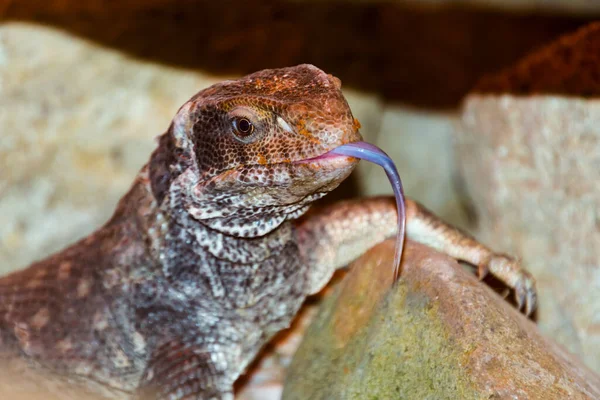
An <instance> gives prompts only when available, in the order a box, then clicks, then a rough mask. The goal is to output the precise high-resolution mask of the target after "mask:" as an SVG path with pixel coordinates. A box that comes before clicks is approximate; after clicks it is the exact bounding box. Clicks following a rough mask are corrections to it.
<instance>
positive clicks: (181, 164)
mask: <svg viewBox="0 0 600 400" xmlns="http://www.w3.org/2000/svg"><path fill="white" fill-rule="evenodd" d="M340 87H341V83H340V81H339V79H337V78H335V77H333V76H331V75H328V74H326V73H325V72H323V71H321V70H320V69H318V68H316V67H314V66H312V65H299V66H296V67H290V68H281V69H271V70H263V71H259V72H256V73H254V74H251V75H248V76H245V77H243V78H241V79H237V80H229V81H224V82H221V83H218V84H215V85H213V86H210V87H208V88H206V89H204V90H202V91H200V92H199V93H198V94H196V95H195V96H194V97H192V98H191V99H190V100H189V101H188V102H187V103H186V104H184V105H183V106H182V107H181V109H180V110H179V112H178V113H177V115H176V117H175V118H174V120H173V123H172V124H171V128H170V129H169V131H168V132H167V133H166V134H165V135H163V137H162V138H161V146H159V150H157V152H155V155H154V156H153V158H154V159H156V160H157V162H151V164H150V169H151V174H152V172H153V171H155V172H156V171H158V173H159V175H161V176H159V177H158V178H159V179H158V183H154V181H153V185H154V187H153V190H154V192H155V196H157V197H158V198H159V199H160V197H162V196H161V195H160V193H158V194H157V192H161V190H157V188H158V189H161V188H162V192H163V193H164V194H166V193H169V194H177V196H176V198H177V200H178V202H179V203H178V204H182V205H183V206H184V207H185V209H186V210H187V212H188V213H190V214H191V215H192V216H193V217H194V218H195V219H197V220H199V221H201V222H203V223H205V224H208V225H210V226H211V227H212V228H214V229H218V230H221V231H224V232H227V233H229V234H233V235H238V236H244V237H250V236H257V235H262V234H265V233H266V232H268V231H269V230H272V229H273V228H274V227H276V226H278V225H279V224H281V223H282V222H283V221H284V220H286V219H289V218H295V217H298V216H299V215H301V214H302V213H303V212H304V211H306V209H307V207H308V205H309V204H310V203H311V202H312V201H314V200H316V199H317V198H320V197H322V196H324V195H325V194H326V193H328V192H329V191H331V190H333V189H334V188H335V187H337V186H338V185H339V184H340V183H341V182H342V181H343V180H344V179H345V178H346V177H347V176H348V175H349V174H350V172H351V171H352V170H353V168H354V167H355V166H356V164H357V162H358V160H356V159H354V158H351V157H345V156H333V155H329V154H328V152H329V151H330V150H333V149H334V148H336V147H338V146H341V145H343V144H346V143H349V142H355V141H360V140H361V136H360V133H359V131H358V129H359V123H358V121H357V120H356V119H354V117H353V116H352V112H351V111H350V108H349V106H348V103H347V102H346V100H345V98H344V96H343V95H342V92H341V90H340ZM165 152H166V153H165ZM161 154H162V155H161ZM161 165H162V168H161V167H160V166H161ZM154 175H156V173H155V174H154ZM171 201H173V198H171Z"/></svg>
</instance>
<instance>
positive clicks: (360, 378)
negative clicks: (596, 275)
mask: <svg viewBox="0 0 600 400" xmlns="http://www.w3.org/2000/svg"><path fill="white" fill-rule="evenodd" d="M393 248H394V246H393V242H392V241H387V242H385V243H383V244H381V245H380V246H378V247H376V248H374V249H373V250H371V251H370V252H368V253H367V254H366V255H365V256H363V257H362V258H361V259H360V260H358V261H356V262H355V263H354V264H353V266H351V267H350V268H351V270H350V273H349V274H348V276H347V277H346V279H345V280H344V281H343V282H342V283H341V284H340V287H339V290H338V291H336V294H335V295H334V296H331V297H330V298H329V299H327V300H326V301H325V303H324V305H323V307H322V308H321V310H320V312H319V314H318V315H317V317H316V319H315V320H314V322H313V323H312V325H311V326H310V327H309V329H308V331H307V334H306V336H305V339H304V341H303V343H302V344H301V345H300V348H299V349H298V352H297V353H296V355H295V357H294V360H293V361H292V364H291V366H290V368H289V370H288V375H287V378H286V386H285V388H284V394H283V399H284V400H294V399H313V400H318V399H394V398H407V399H491V398H494V399H514V398H519V399H549V400H551V399H567V398H568V399H596V398H600V378H599V377H598V376H596V375H594V374H593V373H592V372H591V371H590V370H588V369H587V368H586V367H584V366H583V365H582V364H581V363H579V362H578V361H576V360H574V359H573V358H571V357H570V356H569V355H567V353H566V352H564V351H563V350H562V349H561V348H560V347H559V346H558V345H556V344H555V343H553V342H551V341H549V340H548V339H545V338H544V337H542V336H541V335H540V333H539V332H538V330H537V328H536V326H535V325H534V324H533V323H532V322H531V321H529V320H527V319H525V317H523V316H522V315H521V314H519V313H518V312H517V311H516V310H515V309H513V308H511V306H510V305H509V304H508V303H506V302H505V301H504V300H502V298H501V297H500V296H498V295H497V294H495V293H493V292H492V291H491V289H489V288H488V287H487V286H485V285H484V284H483V283H481V282H478V281H477V279H476V278H475V277H474V276H473V275H472V273H471V272H470V271H466V270H465V269H463V268H462V267H461V266H460V265H459V264H457V263H456V262H455V261H454V260H452V259H450V258H448V257H447V256H445V255H442V254H440V253H437V252H434V251H433V250H431V249H429V248H427V247H425V246H423V245H419V244H414V243H412V242H408V243H407V246H406V252H405V254H404V259H403V270H402V276H401V279H400V281H399V284H398V285H397V286H396V287H395V288H394V289H393V290H391V291H390V290H388V289H389V287H390V282H391V264H392V259H393Z"/></svg>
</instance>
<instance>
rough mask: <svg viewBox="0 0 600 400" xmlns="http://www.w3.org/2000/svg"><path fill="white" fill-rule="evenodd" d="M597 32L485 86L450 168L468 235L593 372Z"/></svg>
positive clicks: (598, 321) (597, 356)
mask: <svg viewBox="0 0 600 400" xmlns="http://www.w3.org/2000/svg"><path fill="white" fill-rule="evenodd" d="M599 54H600V24H595V25H591V26H589V27H588V28H586V29H583V30H581V31H579V32H576V33H574V34H573V35H570V36H567V37H564V38H562V39H560V40H558V41H557V42H555V43H553V44H551V45H549V46H548V47H546V48H544V49H541V50H540V51H538V52H536V53H533V54H531V55H530V56H529V57H527V58H525V59H524V60H523V61H521V62H520V63H518V64H516V65H515V66H513V67H511V68H509V69H507V70H505V71H504V72H502V73H500V74H498V75H493V76H489V77H487V78H485V79H484V80H482V82H481V83H480V84H479V86H478V87H477V88H476V89H475V91H474V92H473V94H471V95H469V96H468V98H467V99H466V101H465V103H464V109H463V114H462V123H461V124H460V126H459V129H458V132H457V152H458V155H457V160H459V164H460V168H461V171H462V176H463V181H464V183H465V187H466V190H467V192H468V193H469V195H470V197H471V198H472V203H473V206H474V209H475V211H476V214H477V216H478V222H479V224H478V225H479V226H478V231H477V236H478V237H481V238H482V239H483V240H484V242H487V243H494V245H495V246H497V248H498V249H499V250H504V251H507V252H510V253H513V254H516V255H518V256H520V257H521V258H522V262H523V264H524V265H525V266H526V267H527V268H528V269H529V270H530V271H531V272H532V273H533V275H534V276H535V277H536V279H537V282H538V288H539V302H540V306H539V310H538V313H537V317H538V321H539V325H540V328H541V330H542V331H543V332H544V333H546V334H548V335H549V336H551V337H553V338H554V339H555V340H557V341H558V342H559V343H561V344H563V345H564V346H566V347H567V348H568V349H569V350H570V351H571V352H573V353H575V354H577V355H578V356H579V357H581V358H582V359H583V360H584V361H585V362H586V363H587V364H588V365H589V366H590V367H592V368H593V369H594V370H596V371H600V246H598V244H599V243H600V103H599V102H598V100H597V97H598V96H599V95H600V57H599Z"/></svg>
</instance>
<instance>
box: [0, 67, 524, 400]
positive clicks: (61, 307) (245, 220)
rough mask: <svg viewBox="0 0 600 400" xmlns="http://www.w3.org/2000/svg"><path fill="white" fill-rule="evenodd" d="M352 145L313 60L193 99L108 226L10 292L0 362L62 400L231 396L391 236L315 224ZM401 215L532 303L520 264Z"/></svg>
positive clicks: (344, 206)
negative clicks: (310, 301) (83, 395)
mask: <svg viewBox="0 0 600 400" xmlns="http://www.w3.org/2000/svg"><path fill="white" fill-rule="evenodd" d="M359 140H361V135H360V133H359V123H358V121H357V120H356V119H355V118H354V117H353V115H352V112H351V110H350V108H349V106H348V104H347V102H346V100H345V98H344V96H343V94H342V91H341V82H340V81H339V80H338V79H337V78H335V77H333V76H332V75H329V74H327V73H325V72H323V71H321V70H320V69H318V68H316V67H314V66H312V65H307V64H304V65H298V66H295V67H289V68H281V69H270V70H263V71H259V72H256V73H253V74H251V75H248V76H245V77H242V78H240V79H237V80H228V81H224V82H221V83H218V84H215V85H213V86H211V87H208V88H206V89H204V90H202V91H200V92H199V93H198V94H196V95H195V96H193V97H192V98H191V99H190V100H189V101H188V102H186V103H185V104H184V105H183V106H182V107H181V108H180V109H179V111H178V112H177V114H176V115H175V117H174V119H173V121H172V123H171V124H170V126H169V128H168V130H167V131H166V133H164V134H163V135H162V136H160V137H159V140H158V142H159V144H158V147H157V148H156V150H155V151H154V152H153V153H152V155H151V156H150V160H149V162H148V163H147V164H146V165H145V166H144V167H143V168H142V169H141V171H140V173H139V175H138V176H137V177H136V178H135V181H134V183H133V185H132V187H131V189H130V190H129V192H128V193H127V194H125V195H124V197H123V198H122V199H121V201H120V202H119V204H118V206H117V208H116V211H115V212H114V214H113V216H112V217H111V218H110V220H109V221H108V222H107V223H106V224H105V225H104V226H102V227H100V228H99V229H98V230H97V231H95V232H94V233H93V234H91V235H89V236H88V237H86V238H84V239H82V240H80V241H78V242H77V243H75V244H73V245H71V246H69V247H67V248H66V249H64V250H62V251H60V252H58V253H56V254H54V255H52V256H50V257H48V258H46V259H44V260H42V261H39V262H36V263H34V264H33V265H31V266H30V267H28V268H26V269H24V270H21V271H18V272H14V273H12V274H9V275H8V276H6V277H4V278H2V279H1V280H0V360H2V361H3V362H4V363H5V364H6V368H9V366H10V367H11V368H13V367H14V368H21V369H18V370H19V371H21V370H22V371H27V370H33V371H42V372H43V373H44V374H48V375H49V376H51V377H52V379H51V380H49V382H52V384H48V386H47V390H48V393H50V392H53V393H55V394H56V396H57V398H72V396H71V397H69V393H71V392H70V390H71V389H70V387H71V386H70V385H71V384H72V385H75V386H77V387H82V388H83V389H84V391H86V392H89V393H97V394H99V395H100V396H103V397H106V398H119V399H173V400H180V399H231V398H233V390H232V387H233V384H234V382H235V381H236V379H237V378H238V377H239V376H240V375H241V374H242V373H243V372H244V370H245V368H246V367H247V366H248V364H249V363H250V362H251V360H252V359H253V358H254V357H255V355H256V354H257V352H258V351H259V350H260V349H261V347H262V346H263V345H264V344H265V343H266V342H267V341H268V340H269V339H270V338H271V337H272V336H273V335H274V334H275V333H276V332H278V331H280V330H282V329H284V328H286V327H288V326H289V324H290V322H291V321H292V319H293V318H294V315H295V314H296V312H297V311H298V310H299V308H300V306H301V305H302V303H303V301H304V300H305V298H306V297H307V296H309V295H311V294H313V293H315V292H318V291H319V290H320V289H321V288H322V287H323V286H324V285H325V284H326V283H327V282H328V280H329V279H330V278H331V276H332V274H333V273H334V271H335V270H336V269H337V268H340V267H343V266H345V265H347V264H348V263H349V262H350V261H352V260H353V259H355V258H357V257H358V256H359V255H361V254H362V253H364V252H365V251H366V250H368V249H369V248H371V247H373V246H374V245H375V244H377V243H379V242H381V241H383V240H384V239H386V238H388V237H393V236H394V235H395V233H396V208H395V202H394V200H393V198H391V197H375V198H370V199H362V200H349V201H345V202H342V203H339V204H334V205H330V206H326V207H323V208H321V209H315V210H311V211H310V212H307V211H308V209H309V206H310V205H311V204H312V203H313V202H314V201H315V200H317V199H320V198H322V197H323V196H325V195H326V194H327V193H329V192H330V191H331V190H333V189H334V188H336V187H337V186H338V185H339V184H340V183H341V182H342V181H343V180H344V179H345V178H346V177H348V175H349V174H350V173H351V172H352V170H353V169H354V167H355V166H356V165H357V163H358V160H357V159H355V158H352V157H345V156H337V157H321V156H322V155H323V154H325V153H327V152H328V151H330V150H332V149H334V148H335V147H337V146H340V145H343V144H346V143H351V142H355V141H359ZM307 160H308V161H307ZM406 206H407V217H406V218H407V219H406V226H407V235H408V237H409V238H411V239H412V240H416V241H419V242H422V243H425V244H428V245H430V246H432V247H434V248H436V249H438V250H440V251H442V252H444V253H447V254H449V255H450V256H452V257H454V258H456V259H459V260H464V261H466V262H468V263H470V264H472V265H474V266H476V267H478V270H479V275H480V276H483V275H485V274H486V273H488V272H489V273H491V274H493V275H494V276H495V277H497V278H498V279H500V280H501V281H503V282H504V283H505V284H506V285H507V286H508V287H510V288H512V289H514V291H515V294H516V299H517V304H518V306H519V308H522V307H523V308H524V310H525V312H526V313H527V314H529V313H530V312H531V311H532V310H533V309H534V308H535V303H536V291H535V283H534V279H533V277H532V276H531V275H530V274H529V273H528V272H527V271H526V270H525V269H523V268H522V267H521V266H520V265H519V263H518V262H516V261H515V260H513V259H512V258H511V257H509V256H506V255H502V254H497V253H495V252H494V251H492V250H490V249H489V248H487V247H486V246H484V245H482V244H480V243H479V242H477V241H476V240H475V239H473V238H472V237H470V236H468V235H466V234H464V233H462V232H461V231H460V230H458V229H456V228H454V227H452V226H450V225H448V224H446V223H444V222H443V221H441V220H440V219H439V218H437V217H436V216H434V215H433V214H432V213H430V212H429V211H427V210H426V209H425V208H424V207H423V206H422V205H420V204H419V203H417V202H415V201H412V200H410V199H407V202H406ZM15 366H17V367H15ZM23 373H25V372H23ZM57 382H66V384H65V385H66V386H65V385H63V384H62V383H60V384H59V383H57ZM67 383H68V385H67ZM75 398H76V396H75Z"/></svg>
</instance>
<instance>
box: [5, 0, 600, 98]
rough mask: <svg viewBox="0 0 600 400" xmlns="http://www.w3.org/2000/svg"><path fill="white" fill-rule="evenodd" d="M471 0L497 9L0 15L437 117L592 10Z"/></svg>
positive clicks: (183, 4)
mask: <svg viewBox="0 0 600 400" xmlns="http://www.w3.org/2000/svg"><path fill="white" fill-rule="evenodd" d="M479 3H482V4H484V3H485V4H488V5H489V4H490V3H494V2H489V1H488V2H485V1H481V2H478V1H472V2H470V3H469V4H464V3H461V4H457V2H453V1H445V2H437V3H435V4H438V5H437V6H433V5H432V4H433V3H432V2H431V1H416V0H415V1H406V2H403V1H389V2H379V1H339V0H337V1H317V0H314V1H259V0H250V1H236V0H224V1H192V0H147V1H139V0H137V1H136V0H121V1H114V0H106V1H100V0H87V1H81V0H50V1H45V2H41V1H38V0H19V1H15V0H1V1H0V16H2V18H3V19H4V20H5V21H28V22H37V23H43V24H49V25H52V26H54V27H58V28H60V29H64V30H66V31H68V32H70V33H74V34H76V35H79V36H82V37H85V38H88V39H91V40H93V41H96V42H99V43H101V44H103V45H105V46H108V47H111V48H116V49H119V50H121V51H124V52H127V53H129V54H131V55H134V56H136V57H139V58H142V59H148V60H153V61H157V62H160V63H165V64H169V65H174V66H180V67H186V68H193V69H201V70H204V71H208V72H213V73H217V74H244V73H248V72H252V71H255V70H258V69H262V68H269V67H279V66H289V65H294V64H298V63H304V62H308V63H313V64H315V65H317V66H319V67H320V68H322V69H324V70H326V71H328V72H330V73H332V74H334V75H336V76H338V77H340V78H341V79H342V81H343V82H344V85H345V86H349V87H353V88H356V89H361V90H365V91H370V92H374V93H377V94H378V95H380V96H383V98H384V99H386V100H392V101H397V102H401V103H404V104H408V105H414V106H417V107H424V108H428V109H437V110H445V109H453V108H456V107H457V106H458V105H459V103H460V101H461V99H462V98H463V96H464V95H465V93H467V92H468V91H469V90H470V89H471V88H472V87H473V86H474V85H475V84H476V82H477V81H478V79H479V78H480V77H482V76H483V75H485V74H486V73H490V72H494V71H498V70H499V69H501V68H503V67H506V66H509V65H510V64H511V63H513V62H514V61H516V60H517V59H519V58H520V57H522V56H523V55H524V54H526V53H527V52H529V51H531V50H533V49H536V48H538V47H539V46H541V45H543V44H544V43H546V42H548V41H550V40H552V39H554V38H556V37H557V36H559V35H561V34H563V33H566V32H570V31H573V30H574V29H576V28H578V27H580V26H582V25H584V24H586V23H587V22H590V21H592V20H593V19H594V17H595V16H596V15H597V14H596V13H598V12H600V4H599V5H598V6H597V7H596V10H594V6H592V5H589V2H587V3H585V2H577V1H570V0H564V1H562V2H561V1H553V2H545V3H543V2H536V1H535V0H530V1H527V0H523V1H522V2H520V3H519V2H512V3H510V4H509V5H507V6H505V7H502V2H495V4H496V6H495V7H491V6H488V7H486V8H482V7H480V6H479V5H478V4H479ZM540 4H541V5H540ZM578 4H581V7H578V6H577V5H578ZM586 4H587V5H586ZM544 5H545V6H544Z"/></svg>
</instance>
